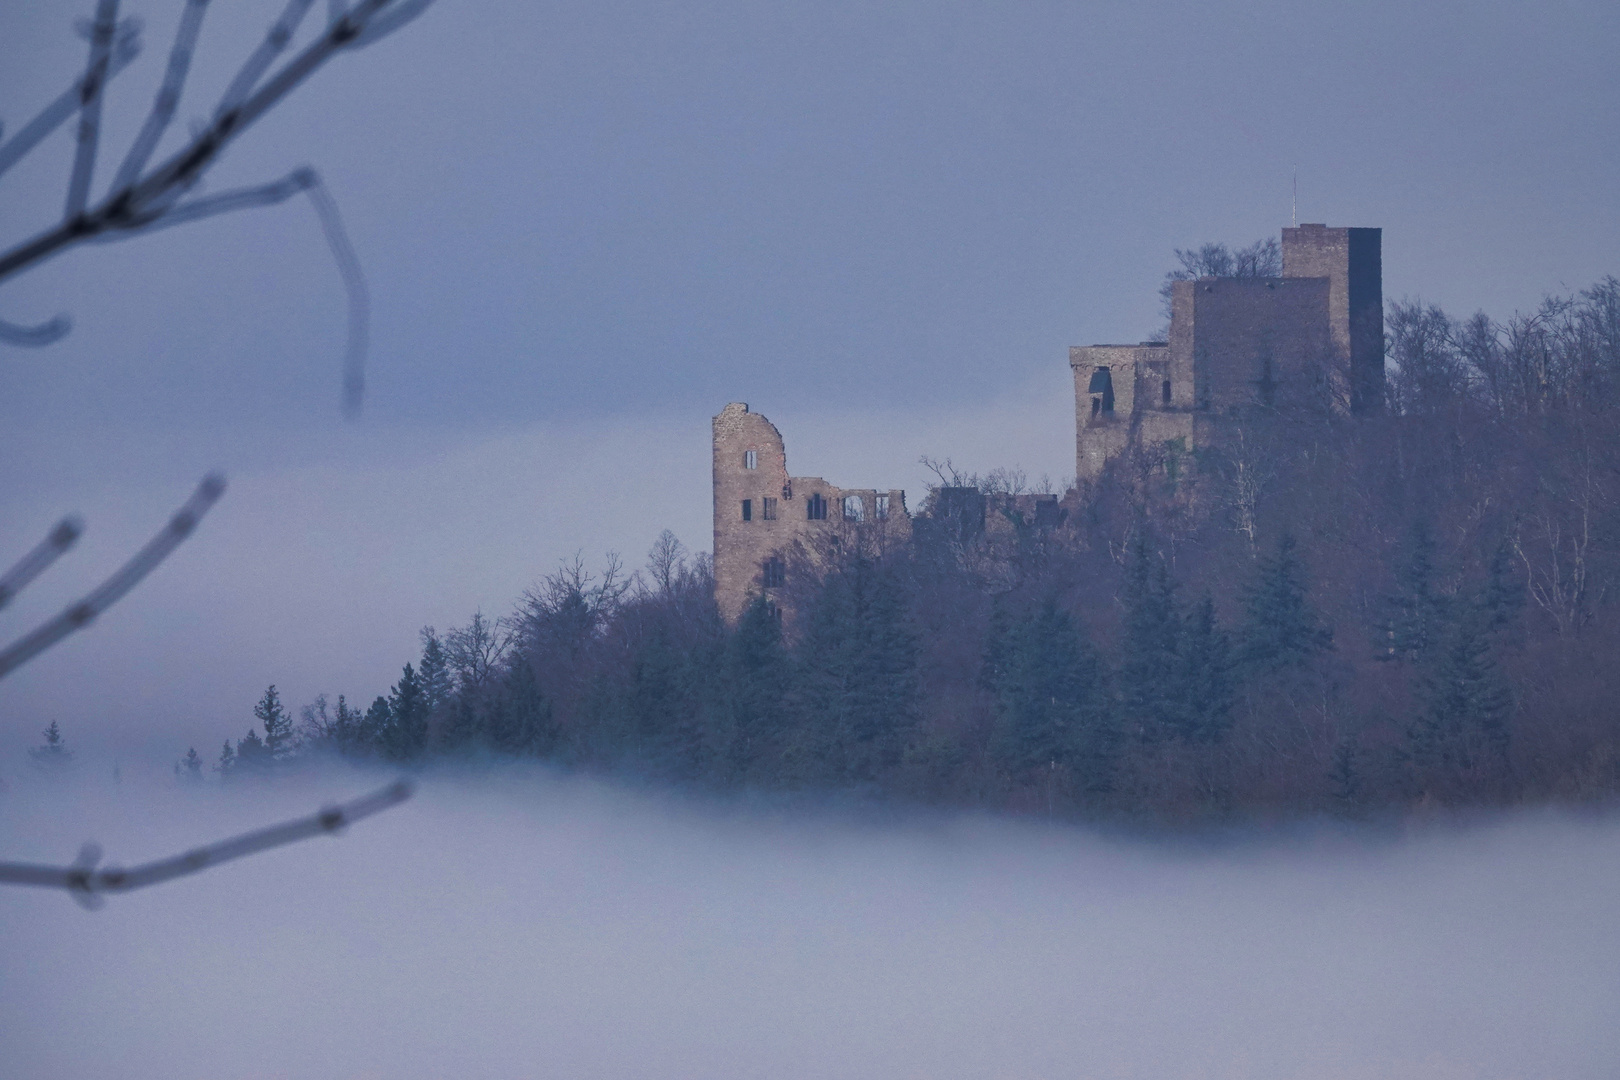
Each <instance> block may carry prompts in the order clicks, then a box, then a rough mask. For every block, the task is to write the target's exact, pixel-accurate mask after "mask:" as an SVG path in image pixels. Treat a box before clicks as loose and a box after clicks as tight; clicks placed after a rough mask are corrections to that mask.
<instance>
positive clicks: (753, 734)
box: [700, 596, 792, 777]
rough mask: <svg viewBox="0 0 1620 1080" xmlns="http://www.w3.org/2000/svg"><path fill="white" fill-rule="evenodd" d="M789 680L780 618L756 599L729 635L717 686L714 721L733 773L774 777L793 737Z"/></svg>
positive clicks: (790, 676) (759, 599)
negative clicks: (719, 704) (719, 708)
mask: <svg viewBox="0 0 1620 1080" xmlns="http://www.w3.org/2000/svg"><path fill="white" fill-rule="evenodd" d="M700 670H701V669H700ZM791 682H792V670H791V667H790V665H789V662H788V656H787V651H786V649H785V648H784V647H783V644H782V623H781V620H780V619H778V618H777V614H776V612H775V611H773V610H772V609H771V608H770V606H769V605H768V604H767V603H766V601H765V598H764V597H762V596H760V597H755V598H754V601H753V603H751V604H749V605H748V607H747V608H746V609H745V610H744V611H743V614H742V617H741V618H740V619H738V620H737V627H736V629H735V630H733V631H732V632H731V633H730V635H728V636H727V638H726V642H725V652H724V658H723V661H722V667H721V678H720V681H719V685H718V687H717V688H716V691H717V693H718V694H719V695H720V696H721V698H722V701H723V703H724V705H723V716H715V717H714V722H715V723H717V724H718V725H719V726H720V727H721V729H722V730H721V731H720V732H719V733H718V741H721V742H723V743H724V744H725V745H727V746H728V747H729V752H728V754H727V757H728V759H729V765H730V768H731V770H732V772H733V774H734V775H744V774H747V773H749V772H753V773H755V774H763V775H764V776H766V777H770V775H771V774H772V773H773V772H774V771H775V770H776V768H777V762H778V761H779V759H780V756H781V753H782V751H783V750H784V749H785V747H786V744H787V742H788V740H789V739H790V737H791V733H790V731H789V721H788V716H787V710H786V705H785V701H786V696H787V693H788V690H789V688H790V684H791Z"/></svg>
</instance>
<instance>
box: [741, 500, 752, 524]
mask: <svg viewBox="0 0 1620 1080" xmlns="http://www.w3.org/2000/svg"><path fill="white" fill-rule="evenodd" d="M743 520H744V521H753V520H754V500H753V499H744V500H743Z"/></svg>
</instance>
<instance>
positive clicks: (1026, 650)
mask: <svg viewBox="0 0 1620 1080" xmlns="http://www.w3.org/2000/svg"><path fill="white" fill-rule="evenodd" d="M996 704H997V716H998V727H997V731H996V736H995V739H994V740H993V743H992V752H993V753H994V754H995V757H996V760H997V762H998V763H999V764H1000V765H1001V766H1002V767H1003V768H1004V769H1006V770H1007V771H1008V772H1010V773H1012V774H1013V775H1015V776H1017V775H1020V774H1024V773H1027V772H1029V771H1030V770H1032V769H1041V768H1045V767H1047V766H1069V767H1071V768H1072V769H1073V770H1074V773H1075V775H1076V778H1077V779H1078V780H1079V782H1080V783H1081V784H1082V785H1083V786H1084V787H1086V788H1087V789H1090V790H1104V789H1106V788H1107V787H1108V785H1109V781H1110V777H1111V775H1112V771H1113V764H1114V757H1115V752H1116V742H1117V740H1116V739H1115V729H1114V724H1113V717H1112V710H1111V709H1110V708H1109V701H1108V693H1107V688H1106V685H1105V682H1104V676H1103V667H1102V663H1101V662H1100V661H1099V659H1098V658H1097V655H1096V653H1095V652H1094V651H1093V650H1092V649H1091V647H1090V646H1089V645H1088V644H1087V642H1086V641H1085V638H1084V636H1083V635H1082V634H1081V633H1080V630H1079V629H1078V628H1077V627H1076V626H1075V624H1074V620H1073V619H1072V618H1071V617H1070V616H1069V614H1068V612H1066V611H1063V610H1062V609H1060V608H1059V607H1058V606H1057V604H1056V603H1055V602H1053V601H1052V600H1050V599H1048V600H1047V601H1046V602H1045V603H1044V604H1042V605H1041V608H1040V610H1039V611H1037V612H1036V613H1035V614H1034V615H1032V616H1030V617H1029V618H1027V619H1023V620H1020V621H1019V622H1017V623H1014V624H1013V625H1012V626H1011V627H1010V628H1009V631H1008V633H1007V636H1006V641H1005V646H1004V648H1003V660H1002V672H1001V675H1000V676H999V677H998V678H997V680H996Z"/></svg>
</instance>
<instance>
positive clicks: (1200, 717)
mask: <svg viewBox="0 0 1620 1080" xmlns="http://www.w3.org/2000/svg"><path fill="white" fill-rule="evenodd" d="M1176 682H1177V689H1178V690H1179V692H1180V695H1181V701H1180V702H1179V703H1178V706H1179V707H1178V708H1177V709H1176V724H1175V729H1176V734H1178V735H1179V736H1181V737H1182V738H1183V739H1187V740H1189V741H1191V742H1219V741H1220V740H1221V739H1223V738H1225V737H1226V733H1227V731H1228V730H1230V729H1231V726H1232V697H1233V686H1232V644H1231V641H1230V640H1229V639H1228V638H1227V636H1226V633H1225V631H1223V630H1222V629H1221V628H1220V627H1219V626H1218V625H1217V624H1216V622H1215V601H1214V600H1213V599H1212V598H1211V597H1210V595H1209V594H1208V593H1205V594H1204V596H1203V599H1201V600H1200V601H1199V602H1198V603H1197V604H1196V605H1195V606H1194V607H1193V610H1192V613H1191V615H1190V616H1189V617H1188V618H1187V620H1186V630H1185V633H1184V634H1183V635H1182V640H1181V667H1180V672H1179V675H1178V677H1177V680H1176Z"/></svg>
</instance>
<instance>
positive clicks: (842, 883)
mask: <svg viewBox="0 0 1620 1080" xmlns="http://www.w3.org/2000/svg"><path fill="white" fill-rule="evenodd" d="M14 775H15V774H14ZM378 779H379V777H377V776H373V775H367V774H360V773H355V772H350V771H346V770H344V771H333V772H330V773H326V774H322V775H318V776H308V777H303V778H293V779H290V780H288V781H286V782H283V783H277V784H273V785H269V786H258V785H251V784H248V785H237V786H235V787H233V788H230V789H227V790H220V789H218V788H216V787H214V786H212V785H209V786H206V787H203V788H198V789H186V788H171V787H168V786H166V785H162V784H157V783H151V782H146V781H133V780H132V781H129V782H126V783H124V784H122V785H116V786H111V785H109V786H101V787H87V786H84V785H83V784H78V785H75V784H73V783H69V784H66V785H59V786H42V785H41V782H40V781H39V780H37V779H36V778H34V777H32V776H29V775H27V774H24V775H21V776H16V777H15V779H14V782H13V783H12V785H11V787H10V788H9V790H8V791H7V792H6V794H4V795H3V796H0V853H3V857H5V858H12V859H34V860H41V861H46V860H48V861H57V862H60V861H66V860H67V859H69V858H71V856H72V853H73V852H74V851H75V850H76V848H77V845H78V844H79V843H80V842H81V841H83V840H84V839H86V838H88V837H95V838H96V839H98V840H100V841H101V842H102V843H103V845H104V846H105V847H106V849H107V852H108V857H109V859H111V860H114V861H123V862H135V861H139V860H143V859H146V858H149V857H154V856H158V855H166V854H171V853H174V852H177V851H179V850H183V849H184V848H186V847H188V846H191V845H193V844H195V843H198V842H201V841H204V840H210V839H215V838H218V837H220V836H223V835H226V834H227V833H229V832H230V831H232V830H235V829H239V828H249V827H253V826H256V825H260V824H265V823H268V822H270V821H274V820H277V819H278V818H280V817H282V816H291V815H294V814H298V813H303V812H307V811H308V810H309V809H311V808H312V807H313V806H315V805H317V804H318V803H320V802H321V801H323V800H325V799H329V798H334V797H345V796H347V795H350V794H354V793H357V792H359V791H361V790H364V789H365V788H366V787H367V786H368V785H370V784H371V783H373V782H375V781H376V780H378ZM1617 854H1620V823H1616V822H1615V821H1614V820H1613V819H1612V818H1604V819H1592V820H1573V819H1569V818H1565V817H1560V816H1557V815H1554V814H1551V813H1539V814H1519V815H1516V816H1512V817H1507V818H1501V819H1497V820H1494V821H1490V822H1486V823H1482V824H1475V825H1473V826H1470V827H1466V828H1460V827H1451V826H1440V825H1429V826H1425V827H1420V828H1417V829H1414V830H1408V831H1406V832H1404V833H1401V834H1396V833H1393V832H1387V831H1385V832H1376V833H1375V832H1373V831H1362V830H1349V831H1346V830H1343V829H1337V828H1334V829H1328V828H1323V829H1318V830H1306V831H1299V832H1291V833H1288V834H1286V835H1273V836H1268V837H1254V838H1250V839H1236V838H1223V839H1221V840H1220V841H1218V842H1196V843H1194V842H1188V841H1178V842H1168V841H1164V842H1150V841H1147V840H1143V839H1140V838H1126V837H1121V836H1115V835H1110V834H1106V833H1103V832H1100V831H1097V830H1094V829H1088V828H1082V827H1074V826H1053V825H1048V824H1044V823H1032V822H1011V821H1007V820H1002V819H991V818H984V817H976V816H971V815H953V816H939V817H934V816H911V817H907V818H904V819H897V818H893V817H880V816H875V815H872V814H855V813H849V812H833V811H821V810H815V811H811V810H806V809H804V808H798V809H795V810H791V811H789V810H785V809H783V808H780V807H778V808H776V809H771V808H769V807H757V806H741V805H737V804H716V803H709V802H698V801H687V800H681V799H676V798H674V797H666V796H660V795H655V794H646V793H636V792H629V791H626V790H624V789H622V788H616V787H612V786H607V785H604V784H601V783H598V782H595V781H590V780H584V779H578V778H564V777H559V776H557V775H555V774H552V773H549V772H545V771H541V770H538V769H519V768H512V769H506V770H501V771H498V772H496V773H494V774H491V775H480V776H477V777H471V776H465V775H460V776H458V775H451V774H445V773H440V774H434V775H430V776H429V777H428V778H427V779H426V781H425V782H424V783H423V784H422V786H421V789H420V791H419V794H418V796H417V798H416V799H414V800H413V801H412V802H410V803H408V804H406V805H405V806H404V807H402V808H399V809H396V810H393V811H390V812H388V813H386V814H384V815H382V816H381V817H379V818H376V819H374V820H371V821H367V822H365V823H362V824H360V825H357V826H356V827H355V828H354V829H353V830H351V831H350V832H349V833H348V834H347V835H345V836H342V837H340V838H339V839H337V840H335V841H328V840H316V841H311V842H307V843H304V844H300V845H296V846H294V847H291V848H287V849H283V850H280V851H276V852H272V853H269V854H266V855H262V856H258V857H255V858H253V859H250V860H246V861H243V862H241V863H237V864H233V865H230V866H226V867H221V868H218V869H216V870H213V871H210V872H207V873H204V874H201V875H199V876H197V877H194V878H191V879H188V880H184V881H181V882H177V883H173V884H170V885H166V886H162V887H158V888H154V889H152V890H149V891H147V892H144V893H137V894H132V895H129V896H122V897H113V898H111V899H110V900H109V903H108V905H107V907H106V908H105V909H104V910H103V911H101V912H99V913H95V914H91V913H86V912H84V911H81V910H79V909H78V908H77V907H76V906H75V905H74V904H73V903H72V902H71V901H70V900H69V899H68V898H66V897H64V896H62V895H59V894H53V893H47V892H43V891H32V890H23V889H15V888H13V889H7V890H0V1046H3V1047H4V1048H5V1051H4V1056H5V1059H6V1069H5V1071H6V1072H7V1074H8V1075H12V1076H18V1077H53V1076H88V1075H97V1074H102V1075H119V1076H136V1077H140V1076H151V1077H211V1078H219V1077H266V1076H278V1077H279V1076H285V1077H322V1078H330V1077H371V1076H376V1077H384V1076H386V1077H443V1076H466V1077H529V1076H540V1075H544V1076H556V1077H576V1076H577V1077H649V1076H657V1077H686V1076H690V1077H699V1076H703V1077H719V1076H724V1077H773V1078H774V1077H866V1076H870V1077H891V1076H916V1077H1056V1076H1087V1077H1091V1076H1097V1077H1144V1078H1146V1077H1295V1076H1311V1077H1408V1076H1411V1077H1420V1076H1421V1077H1444V1078H1451V1077H1459V1078H1461V1077H1510V1076H1511V1077H1538V1076H1548V1077H1552V1076H1558V1077H1565V1078H1568V1077H1587V1076H1591V1077H1597V1076H1610V1075H1613V1072H1614V1066H1615V1064H1616V1062H1617V1061H1620V1036H1617V1035H1616V1025H1615V1023H1614V1021H1615V1017H1616V1006H1617V1004H1620V985H1617V977H1616V975H1615V972H1616V971H1617V970H1620V963H1617V961H1620V941H1617V938H1616V935H1615V933H1614V929H1613V928H1614V926H1615V925H1616V924H1617V918H1620V859H1617V858H1616V856H1617Z"/></svg>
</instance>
